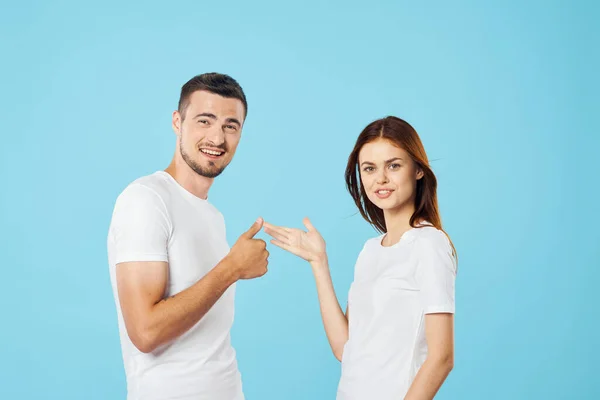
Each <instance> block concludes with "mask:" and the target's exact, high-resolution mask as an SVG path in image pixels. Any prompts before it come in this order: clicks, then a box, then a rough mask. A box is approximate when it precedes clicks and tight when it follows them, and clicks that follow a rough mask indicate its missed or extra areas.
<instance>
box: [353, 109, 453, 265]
mask: <svg viewBox="0 0 600 400" xmlns="http://www.w3.org/2000/svg"><path fill="white" fill-rule="evenodd" d="M380 138H382V139H387V140H389V141H390V142H392V143H393V144H395V145H396V146H398V147H400V148H402V149H403V150H404V151H406V152H407V153H408V154H409V155H410V157H411V158H412V160H413V161H414V162H415V164H416V166H417V167H418V168H420V169H421V171H423V177H422V178H421V179H419V180H417V188H416V196H415V212H414V213H413V215H412V216H411V217H410V226H411V227H413V228H416V227H418V226H417V224H418V223H420V222H423V221H427V222H429V223H431V224H432V225H433V226H434V227H436V228H437V229H439V230H441V231H443V229H442V220H441V217H440V213H439V209H438V201H437V179H436V177H435V174H434V173H433V171H432V169H431V167H430V166H429V160H428V159H427V154H426V153H425V148H424V147H423V143H421V139H420V138H419V135H418V134H417V132H416V131H415V129H414V128H413V127H412V126H411V125H410V124H409V123H408V122H406V121H404V120H402V119H400V118H397V117H393V116H389V117H386V118H382V119H378V120H377V121H373V122H371V123H370V124H369V125H367V127H366V128H365V129H363V131H362V132H361V133H360V135H359V136H358V139H357V140H356V144H355V145H354V149H353V150H352V152H351V153H350V156H349V157H348V165H347V166H346V174H345V178H346V188H347V189H348V191H349V192H350V195H351V196H352V198H353V199H354V203H356V206H357V207H358V210H359V211H360V213H361V215H362V216H363V218H364V219H365V220H366V221H367V222H368V223H370V224H371V225H373V227H375V229H377V230H378V231H379V232H382V233H386V232H387V228H386V226H385V219H384V217H383V210H382V209H381V208H379V207H377V206H376V205H375V204H373V202H371V200H369V198H368V197H367V194H366V192H365V189H364V188H363V186H362V184H361V181H360V172H359V168H358V153H359V152H360V150H361V149H362V147H363V146H364V145H365V144H367V143H369V142H372V141H373V140H376V139H380ZM444 233H445V232H444ZM448 239H450V238H449V237H448ZM450 244H451V245H452V241H450ZM452 249H453V251H454V252H455V253H456V251H455V249H454V245H452Z"/></svg>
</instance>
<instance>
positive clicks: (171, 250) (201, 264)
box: [108, 171, 244, 400]
mask: <svg viewBox="0 0 600 400" xmlns="http://www.w3.org/2000/svg"><path fill="white" fill-rule="evenodd" d="M228 252H229V245H228V243H227V240H226V237H225V221H224V219H223V216H222V214H221V213H220V212H219V211H218V210H217V209H216V208H215V207H214V206H213V205H212V204H210V203H209V202H208V201H207V200H202V199H200V198H199V197H196V196H194V195H193V194H191V193H190V192H188V191H187V190H186V189H184V188H183V187H182V186H180V185H179V184H178V183H177V181H175V179H173V178H172V177H171V175H169V174H168V173H166V172H164V171H158V172H156V173H154V174H152V175H148V176H145V177H142V178H139V179H137V180H136V181H134V182H132V183H131V184H130V185H129V186H128V187H127V188H126V189H125V190H124V191H123V192H122V193H121V194H120V195H119V197H118V199H117V201H116V204H115V208H114V212H113V216H112V221H111V224H110V229H109V234H108V258H109V266H110V278H111V283H112V288H113V293H114V298H115V302H116V305H117V313H118V321H119V333H120V339H121V349H122V353H123V361H124V364H125V373H126V377H127V391H128V397H127V399H128V400H163V399H164V400H166V399H178V400H184V399H185V400H188V399H189V400H191V399H194V400H243V399H244V395H243V393H242V383H241V376H240V373H239V371H238V367H237V360H236V353H235V350H234V349H233V347H232V345H231V341H230V329H231V326H232V324H233V317H234V296H235V285H232V286H231V287H229V289H228V290H227V291H226V292H225V293H224V294H223V296H222V297H221V298H220V299H219V300H218V301H217V302H216V303H215V305H214V306H213V307H212V308H211V309H210V311H209V312H208V313H207V314H206V315H204V317H203V318H202V319H201V320H200V321H199V322H198V323H197V324H196V325H194V326H193V327H192V328H191V329H190V330H189V331H187V332H186V333H184V334H183V335H182V336H180V337H179V338H177V339H175V340H173V341H172V342H170V343H167V344H165V345H163V346H161V347H160V348H158V349H156V350H155V351H153V352H151V353H147V354H145V353H142V352H140V351H139V350H138V349H137V348H136V347H135V346H134V345H133V343H132V342H131V340H130V339H129V336H128V334H127V331H126V328H125V324H124V321H123V315H122V312H121V307H120V305H119V304H120V303H119V295H118V290H117V286H116V273H115V272H116V264H118V263H122V262H127V261H166V262H168V263H169V279H168V283H167V287H166V294H165V296H167V297H168V296H172V295H174V294H176V293H178V292H181V291H182V290H184V289H187V288H188V287H190V286H192V285H193V284H194V283H195V282H197V281H198V280H199V279H201V278H202V277H203V276H204V275H205V274H206V273H207V272H209V271H210V270H211V269H212V268H213V267H214V266H215V265H216V264H218V263H219V262H220V261H221V259H223V257H225V255H227V253H228Z"/></svg>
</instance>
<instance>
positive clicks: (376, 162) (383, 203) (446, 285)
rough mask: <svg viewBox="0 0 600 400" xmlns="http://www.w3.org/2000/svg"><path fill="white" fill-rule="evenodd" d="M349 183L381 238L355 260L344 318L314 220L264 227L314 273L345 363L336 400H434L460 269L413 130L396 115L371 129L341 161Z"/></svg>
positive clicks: (448, 365)
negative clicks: (297, 225)
mask: <svg viewBox="0 0 600 400" xmlns="http://www.w3.org/2000/svg"><path fill="white" fill-rule="evenodd" d="M359 178H360V182H359ZM346 185H347V188H348V190H349V192H350V194H351V196H352V198H353V199H354V201H355V203H356V205H357V207H358V209H359V210H360V213H361V214H362V216H363V217H364V218H365V219H366V220H367V221H368V222H369V223H370V224H371V225H373V226H374V227H375V228H376V229H377V230H379V231H380V232H381V233H382V234H381V235H379V236H377V237H375V238H372V239H370V240H368V241H367V242H366V243H365V245H364V247H363V249H362V251H361V252H360V254H359V256H358V260H357V262H356V266H355V271H354V281H353V283H352V286H351V288H350V293H349V295H348V307H347V309H346V313H345V314H344V312H343V311H342V309H341V308H340V305H339V303H338V301H337V298H336V295H335V291H334V288H333V284H332V282H331V276H330V273H329V266H328V262H327V253H326V249H325V241H324V240H323V238H322V237H321V235H320V234H319V232H318V231H317V230H316V229H315V228H314V227H313V226H312V224H311V222H310V221H309V220H308V219H307V218H305V219H304V225H305V226H306V228H307V231H306V232H305V231H303V230H300V229H293V228H285V227H280V226H275V225H272V224H269V223H265V232H266V233H268V234H269V235H270V236H272V237H273V240H272V241H271V243H273V244H274V245H277V246H279V247H281V248H283V249H285V250H287V251H289V252H290V253H293V254H295V255H297V256H299V257H301V258H303V259H305V260H306V261H308V262H309V263H310V265H311V267H312V270H313V273H314V276H315V280H316V284H317V292H318V296H319V301H320V307H321V315H322V319H323V324H324V326H325V331H326V333H327V338H328V339H329V344H330V345H331V349H332V350H333V354H334V355H335V357H336V358H337V359H338V360H340V361H341V362H342V374H341V380H340V383H339V386H338V392H337V399H338V400H363V399H368V400H386V399H390V400H392V399H394V400H397V399H406V400H413V399H419V400H421V399H432V398H433V397H434V396H435V394H436V393H437V391H438V390H439V388H440V387H441V385H442V383H443V382H444V380H445V379H446V377H447V376H448V374H449V373H450V370H451V369H452V367H453V360H454V338H453V322H454V321H453V316H454V281H455V276H456V268H457V265H456V258H455V252H454V247H453V245H452V242H451V241H450V239H449V238H448V236H447V235H446V234H445V233H444V231H443V230H442V224H441V221H440V216H439V212H438V205H437V194H436V187H437V180H436V178H435V175H434V174H433V172H432V170H431V168H430V167H429V162H428V160H427V155H426V154H425V150H424V149H423V145H422V143H421V140H420V139H419V136H418V134H417V133H416V132H415V130H414V129H413V127H412V126H410V125H409V124H408V123H407V122H405V121H403V120H401V119H399V118H396V117H387V118H384V119H381V120H377V121H375V122H373V123H371V124H370V125H368V126H367V127H366V128H365V129H364V130H363V131H362V133H361V134H360V136H359V137H358V140H357V142H356V145H355V146H354V149H353V150H352V153H351V154H350V157H349V158H348V165H347V167H346Z"/></svg>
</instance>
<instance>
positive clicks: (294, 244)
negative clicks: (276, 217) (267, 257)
mask: <svg viewBox="0 0 600 400" xmlns="http://www.w3.org/2000/svg"><path fill="white" fill-rule="evenodd" d="M302 222H304V226H305V227H306V229H307V230H308V232H305V231H303V230H301V229H297V228H285V227H281V226H276V225H272V224H270V223H268V222H265V224H264V228H265V232H266V233H267V234H268V235H270V236H271V237H273V240H271V243H273V244H274V245H275V246H277V247H280V248H282V249H284V250H287V251H289V252H290V253H292V254H295V255H297V256H298V257H300V258H303V259H304V260H306V261H308V262H310V263H325V262H326V261H327V253H326V251H325V240H323V237H322V236H321V234H320V233H319V231H317V230H316V229H315V227H314V226H313V225H312V224H311V223H310V220H309V219H308V218H304V220H303V221H302Z"/></svg>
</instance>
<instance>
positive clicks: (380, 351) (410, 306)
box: [337, 226, 457, 400]
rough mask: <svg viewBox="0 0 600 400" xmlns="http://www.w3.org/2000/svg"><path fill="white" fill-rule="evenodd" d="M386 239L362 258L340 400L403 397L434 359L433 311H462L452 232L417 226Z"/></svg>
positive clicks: (374, 243) (368, 244)
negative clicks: (429, 328)
mask: <svg viewBox="0 0 600 400" xmlns="http://www.w3.org/2000/svg"><path fill="white" fill-rule="evenodd" d="M384 236H385V235H381V236H378V237H376V238H373V239H370V240H368V241H367V242H366V243H365V245H364V248H363V249H362V251H361V253H360V254H359V256H358V260H357V262H356V267H355V272H354V281H353V283H352V285H351V287H350V293H349V296H348V305H349V338H348V342H346V345H345V346H344V352H343V355H342V376H341V380H340V383H339V386H338V393H337V399H338V400H365V399H367V400H371V399H377V400H399V399H403V398H404V396H405V395H406V393H407V392H408V389H409V387H410V385H411V383H412V381H413V379H414V378H415V375H416V374H417V372H418V371H419V368H420V367H421V365H422V364H423V362H424V361H425V358H426V357H427V342H426V340H425V314H428V313H454V281H455V277H456V268H457V266H456V259H455V258H454V257H453V255H452V248H451V246H450V242H449V240H448V238H447V236H446V235H445V234H444V233H443V232H442V231H440V230H438V229H436V228H434V227H431V226H427V227H420V228H413V229H410V230H408V231H407V232H405V233H404V235H403V236H402V238H401V239H400V241H399V242H398V243H396V244H395V245H393V246H389V247H384V246H382V245H381V241H382V239H383V238H384Z"/></svg>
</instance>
